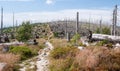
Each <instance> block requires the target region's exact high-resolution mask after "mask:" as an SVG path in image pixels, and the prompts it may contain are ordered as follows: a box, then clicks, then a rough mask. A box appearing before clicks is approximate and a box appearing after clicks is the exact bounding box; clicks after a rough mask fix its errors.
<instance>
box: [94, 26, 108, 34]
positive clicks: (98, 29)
mask: <svg viewBox="0 0 120 71" xmlns="http://www.w3.org/2000/svg"><path fill="white" fill-rule="evenodd" d="M95 33H98V34H107V35H110V28H108V27H104V28H102V30H101V32H100V28H97V30H96V31H95Z"/></svg>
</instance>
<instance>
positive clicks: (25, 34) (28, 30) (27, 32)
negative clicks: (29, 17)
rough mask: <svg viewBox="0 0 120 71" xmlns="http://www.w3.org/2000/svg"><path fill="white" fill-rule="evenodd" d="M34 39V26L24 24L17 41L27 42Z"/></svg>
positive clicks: (18, 32) (27, 23) (18, 33)
mask: <svg viewBox="0 0 120 71" xmlns="http://www.w3.org/2000/svg"><path fill="white" fill-rule="evenodd" d="M31 37H32V26H31V25H30V22H29V21H28V22H23V23H22V25H21V26H20V27H19V28H18V31H17V39H18V40H19V41H27V40H29V39H30V38H31Z"/></svg>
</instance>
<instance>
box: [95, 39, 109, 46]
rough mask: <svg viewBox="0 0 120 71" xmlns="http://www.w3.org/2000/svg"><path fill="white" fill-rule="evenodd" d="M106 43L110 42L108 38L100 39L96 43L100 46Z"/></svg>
mask: <svg viewBox="0 0 120 71" xmlns="http://www.w3.org/2000/svg"><path fill="white" fill-rule="evenodd" d="M105 44H108V40H103V41H100V42H98V43H97V44H96V45H98V46H103V45H105Z"/></svg>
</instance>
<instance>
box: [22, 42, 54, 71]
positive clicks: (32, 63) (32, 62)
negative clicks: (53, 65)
mask: <svg viewBox="0 0 120 71" xmlns="http://www.w3.org/2000/svg"><path fill="white" fill-rule="evenodd" d="M45 45H46V48H44V49H43V50H42V51H41V52H39V55H38V56H37V57H34V58H32V59H29V60H26V61H24V62H23V63H21V64H20V66H21V67H22V68H21V69H20V71H27V70H29V71H49V70H48V65H49V60H48V56H49V53H50V51H51V50H52V49H53V46H52V44H51V43H50V42H48V41H47V42H46V43H45Z"/></svg>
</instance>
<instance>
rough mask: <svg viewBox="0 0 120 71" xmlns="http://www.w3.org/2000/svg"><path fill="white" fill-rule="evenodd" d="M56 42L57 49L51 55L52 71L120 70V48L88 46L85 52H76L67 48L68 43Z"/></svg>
mask: <svg viewBox="0 0 120 71" xmlns="http://www.w3.org/2000/svg"><path fill="white" fill-rule="evenodd" d="M54 40H55V41H52V43H54V46H55V47H56V48H55V49H54V50H53V51H52V52H51V53H50V54H51V55H53V59H51V60H50V70H51V71H119V70H120V61H119V60H120V48H117V49H109V48H107V47H104V46H88V47H86V48H85V49H83V50H78V49H77V50H76V49H75V50H74V47H68V46H66V45H67V44H68V43H67V42H66V41H65V40H59V39H54ZM64 46H66V47H64ZM56 49H57V50H56ZM68 49H69V50H68ZM71 51H72V53H71ZM65 52H66V53H65ZM54 56H55V57H54ZM51 57H52V56H51Z"/></svg>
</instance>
